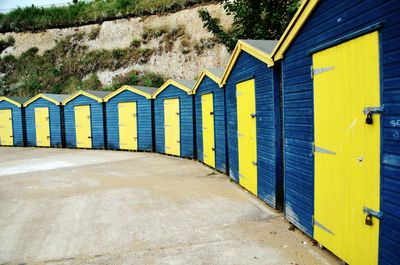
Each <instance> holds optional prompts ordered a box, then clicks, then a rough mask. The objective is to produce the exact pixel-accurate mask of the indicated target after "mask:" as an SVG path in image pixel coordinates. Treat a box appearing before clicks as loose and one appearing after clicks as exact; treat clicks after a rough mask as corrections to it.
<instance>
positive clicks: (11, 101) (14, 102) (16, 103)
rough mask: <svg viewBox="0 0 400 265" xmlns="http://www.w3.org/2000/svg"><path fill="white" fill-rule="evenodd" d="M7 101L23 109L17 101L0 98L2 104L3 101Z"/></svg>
mask: <svg viewBox="0 0 400 265" xmlns="http://www.w3.org/2000/svg"><path fill="white" fill-rule="evenodd" d="M3 100H4V101H7V102H9V103H11V104H13V105H15V106H17V107H18V108H21V107H22V104H21V103H18V102H17V101H14V100H12V99H10V98H8V97H0V102H1V101H3Z"/></svg>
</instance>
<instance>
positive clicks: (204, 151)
mask: <svg viewBox="0 0 400 265" xmlns="http://www.w3.org/2000/svg"><path fill="white" fill-rule="evenodd" d="M223 73H224V68H207V69H205V70H204V71H202V72H201V74H200V76H199V78H198V79H197V82H196V84H195V86H194V89H193V93H194V94H195V104H196V141H197V144H196V147H197V159H198V160H199V161H201V162H203V163H205V164H207V165H209V166H210V167H213V168H215V169H217V170H219V171H221V172H224V173H226V172H227V166H226V165H227V146H226V128H225V127H226V124H225V91H224V90H223V89H222V88H220V86H219V83H220V82H221V78H222V75H223Z"/></svg>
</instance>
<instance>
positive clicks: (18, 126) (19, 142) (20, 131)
mask: <svg viewBox="0 0 400 265" xmlns="http://www.w3.org/2000/svg"><path fill="white" fill-rule="evenodd" d="M4 109H11V115H12V116H11V117H12V127H13V128H12V129H13V142H14V146H24V125H23V123H24V122H25V121H24V119H23V111H24V109H23V108H19V107H17V106H15V105H14V104H11V103H10V102H8V101H5V100H3V101H0V110H4Z"/></svg>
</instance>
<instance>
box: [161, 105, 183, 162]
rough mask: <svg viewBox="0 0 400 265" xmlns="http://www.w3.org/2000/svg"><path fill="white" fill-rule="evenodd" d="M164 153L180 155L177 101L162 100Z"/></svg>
mask: <svg viewBox="0 0 400 265" xmlns="http://www.w3.org/2000/svg"><path fill="white" fill-rule="evenodd" d="M164 130H165V153H166V154H170V155H176V156H180V155H181V144H180V139H181V136H180V114H179V99H177V98H176V99H165V100H164Z"/></svg>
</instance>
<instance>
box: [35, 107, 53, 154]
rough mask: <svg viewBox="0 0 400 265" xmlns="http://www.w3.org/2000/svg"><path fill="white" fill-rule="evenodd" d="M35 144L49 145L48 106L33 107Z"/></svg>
mask: <svg viewBox="0 0 400 265" xmlns="http://www.w3.org/2000/svg"><path fill="white" fill-rule="evenodd" d="M35 126H36V145H37V146H50V117H49V108H47V107H45V108H35Z"/></svg>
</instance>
